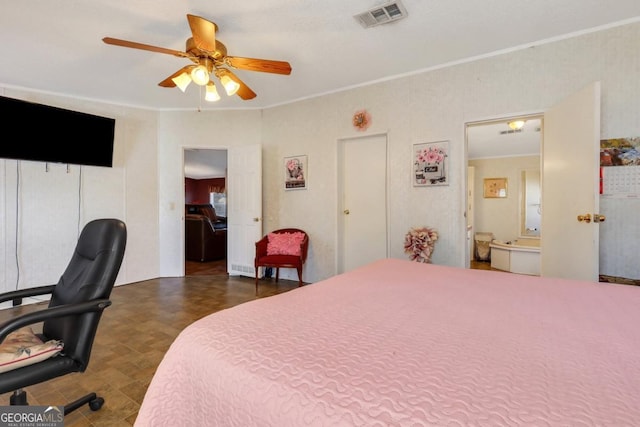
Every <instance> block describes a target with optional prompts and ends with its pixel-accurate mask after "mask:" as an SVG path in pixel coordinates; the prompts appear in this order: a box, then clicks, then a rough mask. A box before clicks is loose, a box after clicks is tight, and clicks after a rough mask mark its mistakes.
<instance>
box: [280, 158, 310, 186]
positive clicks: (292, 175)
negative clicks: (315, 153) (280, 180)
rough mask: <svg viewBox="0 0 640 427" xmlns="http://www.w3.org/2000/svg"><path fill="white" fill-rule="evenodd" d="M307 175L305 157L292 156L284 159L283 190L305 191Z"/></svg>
mask: <svg viewBox="0 0 640 427" xmlns="http://www.w3.org/2000/svg"><path fill="white" fill-rule="evenodd" d="M307 174H308V169H307V156H292V157H285V158H284V189H285V190H306V188H307V178H308V177H307Z"/></svg>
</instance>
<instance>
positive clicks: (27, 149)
mask: <svg viewBox="0 0 640 427" xmlns="http://www.w3.org/2000/svg"><path fill="white" fill-rule="evenodd" d="M0 123H2V125H3V126H2V127H3V129H4V133H5V135H7V136H5V137H4V138H2V141H1V142H0V158H6V159H16V160H32V161H41V162H51V163H69V164H75V165H89V166H106V167H112V166H113V138H114V129H115V119H111V118H108V117H101V116H96V115H93V114H86V113H80V112H78V111H71V110H65V109H63V108H57V107H52V106H48V105H43V104H36V103H32V102H27V101H21V100H18V99H14V98H7V97H2V96H0ZM12 130H13V131H12ZM8 135H11V136H10V137H9V136H8Z"/></svg>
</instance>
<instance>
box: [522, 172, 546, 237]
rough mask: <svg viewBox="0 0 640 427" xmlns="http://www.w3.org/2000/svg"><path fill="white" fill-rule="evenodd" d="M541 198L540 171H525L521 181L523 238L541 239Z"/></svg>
mask: <svg viewBox="0 0 640 427" xmlns="http://www.w3.org/2000/svg"><path fill="white" fill-rule="evenodd" d="M541 198H542V192H541V185H540V169H528V170H523V171H522V172H521V180H520V236H521V237H540V221H541V218H542V210H541V205H540V200H541Z"/></svg>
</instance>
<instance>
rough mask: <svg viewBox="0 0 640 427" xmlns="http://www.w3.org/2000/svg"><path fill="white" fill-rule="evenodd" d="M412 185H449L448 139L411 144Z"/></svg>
mask: <svg viewBox="0 0 640 427" xmlns="http://www.w3.org/2000/svg"><path fill="white" fill-rule="evenodd" d="M412 161H413V186H414V187H431V186H436V185H449V177H448V169H449V141H438V142H426V143H423V144H414V145H413V156H412Z"/></svg>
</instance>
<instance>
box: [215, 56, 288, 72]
mask: <svg viewBox="0 0 640 427" xmlns="http://www.w3.org/2000/svg"><path fill="white" fill-rule="evenodd" d="M225 63H226V64H228V65H229V66H230V67H233V68H238V69H241V70H250V71H261V72H263V73H274V74H291V65H289V63H288V62H286V61H273V60H270V59H257V58H241V57H238V56H227V57H226V58H225Z"/></svg>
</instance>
